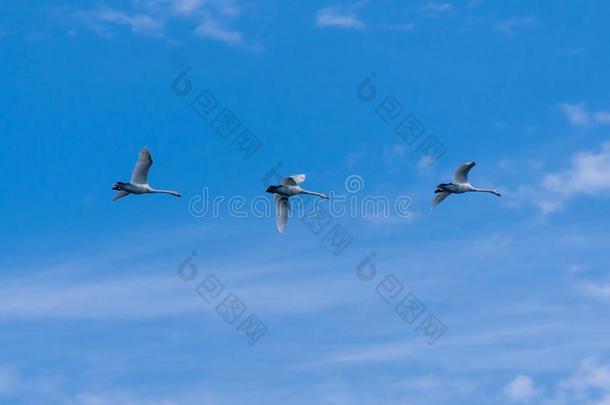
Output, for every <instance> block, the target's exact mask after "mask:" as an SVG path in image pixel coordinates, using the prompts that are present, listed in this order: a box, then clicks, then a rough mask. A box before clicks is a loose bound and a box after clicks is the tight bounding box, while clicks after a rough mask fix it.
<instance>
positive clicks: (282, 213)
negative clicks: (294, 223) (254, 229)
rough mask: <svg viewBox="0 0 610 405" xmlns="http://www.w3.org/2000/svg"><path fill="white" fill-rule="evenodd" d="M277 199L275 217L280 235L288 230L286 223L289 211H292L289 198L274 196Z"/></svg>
mask: <svg viewBox="0 0 610 405" xmlns="http://www.w3.org/2000/svg"><path fill="white" fill-rule="evenodd" d="M274 197H275V215H276V224H277V230H278V231H279V232H280V233H284V229H286V223H287V222H288V211H289V210H290V203H289V202H288V197H286V196H283V195H279V194H274Z"/></svg>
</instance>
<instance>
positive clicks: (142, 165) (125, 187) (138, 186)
mask: <svg viewBox="0 0 610 405" xmlns="http://www.w3.org/2000/svg"><path fill="white" fill-rule="evenodd" d="M152 164H153V160H152V156H151V155H150V151H149V150H148V148H146V147H144V148H142V149H141V150H140V153H139V155H138V161H137V162H136V166H135V167H134V168H133V171H132V172H131V180H130V181H129V183H122V182H120V181H118V182H116V183H115V184H114V186H112V189H113V190H117V191H118V193H116V194H115V195H114V196H113V197H112V201H116V200H118V199H119V198H123V197H125V196H126V195H129V194H146V193H163V194H171V195H173V196H175V197H180V193H178V192H176V191H170V190H156V189H154V188H152V187H150V186H149V185H148V169H150V166H152Z"/></svg>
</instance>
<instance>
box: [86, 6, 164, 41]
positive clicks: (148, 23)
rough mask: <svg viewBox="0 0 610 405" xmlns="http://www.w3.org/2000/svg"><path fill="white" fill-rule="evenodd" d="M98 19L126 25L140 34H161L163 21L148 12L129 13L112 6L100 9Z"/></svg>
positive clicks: (96, 15)
mask: <svg viewBox="0 0 610 405" xmlns="http://www.w3.org/2000/svg"><path fill="white" fill-rule="evenodd" d="M95 17H96V18H97V20H98V21H101V22H108V23H112V24H117V25H124V26H127V27H129V28H130V29H131V31H132V32H135V33H139V34H152V35H156V34H161V33H162V32H163V23H162V22H161V21H158V20H155V19H154V18H152V17H151V16H149V15H146V14H135V15H128V14H126V13H122V12H119V11H116V10H113V9H110V8H104V9H101V10H98V12H97V13H96V14H95Z"/></svg>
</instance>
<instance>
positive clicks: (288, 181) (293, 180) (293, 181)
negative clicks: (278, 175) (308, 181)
mask: <svg viewBox="0 0 610 405" xmlns="http://www.w3.org/2000/svg"><path fill="white" fill-rule="evenodd" d="M304 181H305V175H304V174H293V175H292V176H288V177H284V178H283V179H282V180H281V181H280V183H281V184H283V185H285V186H298V185H299V184H301V183H302V182H304Z"/></svg>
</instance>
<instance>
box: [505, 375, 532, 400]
mask: <svg viewBox="0 0 610 405" xmlns="http://www.w3.org/2000/svg"><path fill="white" fill-rule="evenodd" d="M504 395H505V396H506V397H507V398H508V399H510V400H511V401H520V402H523V401H531V400H532V399H534V398H535V397H536V396H538V389H537V388H536V386H535V385H534V381H532V379H531V378H530V377H528V376H526V375H523V374H520V375H518V376H517V377H515V379H514V380H512V381H511V382H509V383H508V384H506V386H504Z"/></svg>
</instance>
